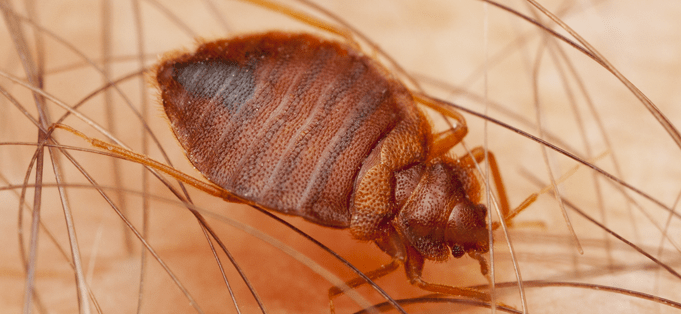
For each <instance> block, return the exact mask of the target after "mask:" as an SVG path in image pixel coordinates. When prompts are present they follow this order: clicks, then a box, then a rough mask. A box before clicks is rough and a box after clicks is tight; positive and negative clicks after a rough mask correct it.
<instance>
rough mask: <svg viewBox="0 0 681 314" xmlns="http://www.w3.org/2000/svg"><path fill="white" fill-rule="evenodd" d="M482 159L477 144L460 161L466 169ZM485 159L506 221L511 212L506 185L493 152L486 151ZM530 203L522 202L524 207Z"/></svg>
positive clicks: (482, 155)
mask: <svg viewBox="0 0 681 314" xmlns="http://www.w3.org/2000/svg"><path fill="white" fill-rule="evenodd" d="M483 160H485V149H484V148H483V147H480V146H479V147H475V148H473V149H471V152H470V155H466V156H464V157H462V158H461V159H460V162H461V163H462V164H463V165H464V167H466V168H468V169H473V168H474V167H475V165H474V164H473V163H474V162H475V163H476V164H479V163H481V162H482V161H483ZM487 161H488V162H489V167H490V171H491V173H492V180H494V185H495V186H496V189H497V194H498V195H499V206H500V207H501V212H502V213H503V215H504V219H505V220H506V222H507V223H508V220H509V219H510V218H508V216H509V213H510V212H511V206H510V205H509V203H508V195H507V194H506V187H505V186H504V181H503V180H501V172H500V171H499V165H498V164H497V159H496V158H495V157H494V154H493V153H492V152H490V151H487ZM532 202H534V201H532ZM530 204H531V202H530ZM530 204H527V205H525V203H523V205H525V207H527V206H529V205H530ZM523 209H524V208H523Z"/></svg>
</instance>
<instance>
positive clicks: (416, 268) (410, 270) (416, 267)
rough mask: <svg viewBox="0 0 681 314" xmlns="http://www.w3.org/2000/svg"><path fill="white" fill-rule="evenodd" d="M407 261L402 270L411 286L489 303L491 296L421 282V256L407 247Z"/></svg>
mask: <svg viewBox="0 0 681 314" xmlns="http://www.w3.org/2000/svg"><path fill="white" fill-rule="evenodd" d="M406 250H407V260H406V263H405V265H404V270H405V271H406V273H407V277H408V278H409V281H410V282H411V284H412V285H415V286H417V287H419V288H421V289H423V290H426V291H431V292H435V293H442V294H447V295H452V296H459V297H465V298H471V299H475V300H479V301H485V302H489V301H490V300H491V296H490V295H489V294H487V293H484V292H482V291H478V290H475V289H470V288H464V287H452V286H447V285H441V284H434V283H429V282H426V281H425V280H423V278H422V277H421V274H422V273H423V262H424V260H423V256H421V254H420V253H418V252H417V251H416V249H414V248H412V247H407V248H406Z"/></svg>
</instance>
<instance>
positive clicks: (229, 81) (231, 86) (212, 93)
mask: <svg viewBox="0 0 681 314" xmlns="http://www.w3.org/2000/svg"><path fill="white" fill-rule="evenodd" d="M173 78H174V79H175V80H176V81H177V82H178V83H180V85H182V87H184V89H185V90H186V91H187V92H188V93H189V94H191V95H192V96H194V97H197V98H203V99H206V100H207V101H213V102H215V101H217V103H219V104H222V105H224V106H225V108H227V110H228V111H229V113H233V112H234V111H236V110H237V109H239V107H241V106H242V105H243V104H245V103H246V102H247V101H248V100H250V99H251V97H253V92H254V91H255V79H254V77H253V67H251V66H239V65H238V64H236V63H234V62H229V61H223V60H208V61H201V62H192V63H178V64H175V71H174V73H173Z"/></svg>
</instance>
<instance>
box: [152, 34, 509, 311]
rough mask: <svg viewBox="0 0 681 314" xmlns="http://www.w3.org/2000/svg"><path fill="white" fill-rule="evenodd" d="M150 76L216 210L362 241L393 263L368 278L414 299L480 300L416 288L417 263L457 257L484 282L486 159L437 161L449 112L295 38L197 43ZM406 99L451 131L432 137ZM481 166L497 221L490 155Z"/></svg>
mask: <svg viewBox="0 0 681 314" xmlns="http://www.w3.org/2000/svg"><path fill="white" fill-rule="evenodd" d="M154 72H155V77H156V80H157V82H158V88H159V90H160V95H161V100H162V103H163V108H164V111H165V113H166V115H167V117H168V120H169V122H170V125H171V127H172V130H173V132H174V134H175V136H176V137H177V139H178V141H179V143H180V144H181V145H182V147H183V148H184V150H185V152H186V155H187V157H188V158H189V160H190V161H191V163H192V164H193V165H194V167H195V168H196V169H197V170H198V171H199V172H201V173H202V174H203V175H204V176H205V177H206V178H207V179H208V180H209V181H211V182H213V183H215V184H216V185H218V186H220V187H221V188H223V189H225V191H227V192H228V197H227V198H228V200H230V201H235V202H242V203H247V204H251V205H254V206H257V207H260V208H264V209H268V210H273V211H276V212H280V213H284V214H288V215H295V216H300V217H303V218H305V219H306V220H309V221H311V222H313V223H316V224H319V225H323V226H328V227H333V228H347V229H349V230H350V232H351V233H352V235H353V237H354V238H355V239H357V240H362V241H373V242H374V243H375V244H376V245H378V247H379V248H380V249H381V250H383V251H384V252H385V253H387V254H388V255H390V256H391V257H392V259H393V262H392V263H391V264H389V265H387V266H384V267H383V268H381V270H380V271H376V272H372V277H374V278H376V277H380V276H382V275H384V274H386V273H388V272H390V271H392V270H394V269H395V268H397V266H398V264H404V265H405V266H404V267H405V270H406V273H407V276H408V278H409V279H410V282H411V283H412V284H414V285H417V286H419V287H421V288H423V289H425V290H429V291H433V292H438V293H446V294H453V295H461V296H469V297H475V298H483V299H485V298H486V295H484V294H483V293H481V292H477V291H474V290H468V289H463V288H456V287H450V286H444V285H438V284H432V283H428V282H425V281H424V280H423V279H422V278H421V274H422V270H423V265H424V260H425V259H428V260H435V261H444V260H446V259H448V257H449V256H454V257H456V258H459V257H462V256H463V255H465V254H468V255H470V256H471V257H473V258H474V259H476V260H478V261H479V262H480V265H481V271H482V273H483V274H486V273H487V264H486V261H485V258H484V257H483V254H484V253H486V252H487V251H488V250H489V234H488V228H487V221H486V219H487V208H486V206H485V205H483V204H480V198H481V193H480V191H481V187H480V182H479V180H478V178H477V176H476V174H475V167H476V163H478V162H480V161H482V160H483V159H484V157H485V152H484V150H483V149H482V148H476V149H473V150H472V151H471V154H469V155H465V156H463V157H460V158H454V157H451V156H449V155H448V151H449V150H450V149H451V148H452V147H453V146H454V145H456V144H457V143H459V142H460V141H461V140H462V139H463V138H464V137H465V135H466V133H467V128H466V124H465V121H464V119H463V117H462V116H461V115H460V114H458V113H457V112H455V111H453V110H451V109H448V108H446V107H445V106H443V105H442V104H440V103H438V102H437V101H435V100H431V99H426V98H424V97H423V96H420V95H417V94H415V93H412V92H410V91H409V90H408V89H407V88H406V87H405V86H404V85H403V84H402V83H400V82H399V81H398V80H397V79H396V78H394V77H393V76H392V75H391V74H390V72H389V71H387V70H386V69H385V68H383V67H382V66H381V65H380V64H379V63H378V62H377V61H375V60H373V59H372V58H370V57H367V56H366V55H364V54H363V53H361V52H359V51H357V50H355V49H354V48H352V47H350V46H349V45H346V44H343V43H339V42H335V41H331V40H325V39H322V38H320V37H317V36H315V35H310V34H304V33H300V34H298V33H285V32H269V33H261V34H252V35H244V36H239V37H234V38H231V39H224V40H218V41H214V42H206V43H203V44H201V45H200V46H199V47H198V48H197V49H196V51H195V52H193V53H185V54H180V55H178V54H171V55H169V56H168V57H166V58H164V60H163V61H162V62H161V63H160V64H159V65H158V66H157V67H156V69H155V71H154ZM415 99H418V100H419V101H420V102H422V103H424V104H426V105H427V106H429V107H432V108H435V109H436V110H439V111H441V112H443V113H445V114H447V115H448V116H450V117H452V118H454V119H455V120H456V121H457V125H456V127H454V128H452V129H449V130H447V131H444V132H442V133H438V134H433V131H432V128H431V125H430V123H429V122H428V120H427V119H426V117H425V116H424V114H423V113H422V112H421V111H420V109H418V108H417V106H416V101H415ZM488 154H489V153H488ZM489 161H490V164H491V169H492V172H493V174H494V178H495V184H496V186H497V189H498V190H499V192H500V195H501V196H500V203H501V206H502V208H503V212H505V213H508V212H509V210H508V201H507V200H506V196H505V193H504V188H503V184H502V182H501V178H500V175H499V172H498V169H497V168H498V167H497V165H496V162H495V160H494V157H493V155H492V154H489ZM359 284H360V283H358V282H352V284H351V285H359ZM337 293H339V291H335V290H334V289H332V291H331V292H330V295H332V296H333V295H335V294H337Z"/></svg>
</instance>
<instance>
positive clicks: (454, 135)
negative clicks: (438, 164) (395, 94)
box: [412, 92, 468, 157]
mask: <svg viewBox="0 0 681 314" xmlns="http://www.w3.org/2000/svg"><path fill="white" fill-rule="evenodd" d="M412 96H413V97H414V98H415V99H416V101H418V102H419V103H420V104H422V105H424V106H426V107H428V108H430V109H433V110H435V111H437V112H439V113H440V114H442V115H444V116H445V117H449V118H452V119H454V120H456V127H454V128H453V129H449V130H446V131H443V132H441V133H438V134H436V135H435V138H434V139H433V146H432V148H431V150H430V152H429V155H430V157H436V156H441V155H442V154H445V153H447V152H448V151H449V150H450V149H452V147H454V146H455V145H456V144H459V142H461V140H463V138H464V137H466V134H468V126H467V125H466V119H464V117H463V116H462V115H461V113H459V112H458V111H456V110H454V109H452V108H451V107H448V106H445V104H443V103H442V102H440V101H438V100H436V99H433V98H430V97H427V96H425V95H421V94H419V93H415V92H412Z"/></svg>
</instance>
